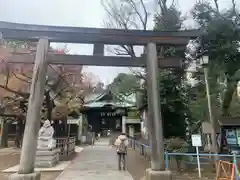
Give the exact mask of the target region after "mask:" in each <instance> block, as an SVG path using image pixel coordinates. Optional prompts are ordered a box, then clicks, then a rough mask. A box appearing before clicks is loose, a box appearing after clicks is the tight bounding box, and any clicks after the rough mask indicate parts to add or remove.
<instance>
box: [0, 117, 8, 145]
mask: <svg viewBox="0 0 240 180" xmlns="http://www.w3.org/2000/svg"><path fill="white" fill-rule="evenodd" d="M2 121H3V123H2V138H1V143H0V145H1V147H2V148H6V147H8V123H7V120H6V119H3V120H2Z"/></svg>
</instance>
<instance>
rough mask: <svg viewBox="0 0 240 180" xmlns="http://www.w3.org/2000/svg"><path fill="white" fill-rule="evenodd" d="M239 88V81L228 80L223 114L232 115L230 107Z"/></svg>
mask: <svg viewBox="0 0 240 180" xmlns="http://www.w3.org/2000/svg"><path fill="white" fill-rule="evenodd" d="M236 88H237V82H236V81H231V80H230V79H228V80H227V89H226V91H225V92H224V99H223V104H222V116H223V117H226V116H230V113H229V108H230V105H231V102H232V97H233V94H234V91H235V90H236Z"/></svg>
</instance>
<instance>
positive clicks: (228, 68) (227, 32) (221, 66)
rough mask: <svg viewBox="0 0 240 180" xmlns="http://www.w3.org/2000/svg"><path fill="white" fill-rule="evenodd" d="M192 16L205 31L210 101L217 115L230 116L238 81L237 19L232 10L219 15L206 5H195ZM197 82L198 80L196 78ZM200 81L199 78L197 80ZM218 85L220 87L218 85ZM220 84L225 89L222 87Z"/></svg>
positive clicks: (236, 13)
mask: <svg viewBox="0 0 240 180" xmlns="http://www.w3.org/2000/svg"><path fill="white" fill-rule="evenodd" d="M192 15H193V17H194V19H195V21H196V22H198V24H199V26H200V27H201V28H203V29H204V30H205V31H206V34H205V35H204V36H203V37H202V39H203V44H204V45H205V49H207V50H208V53H209V57H210V62H209V77H210V85H211V86H210V87H211V94H212V96H213V97H212V99H214V96H215V97H217V98H218V100H219V102H216V104H214V106H215V107H217V106H218V104H219V103H220V106H221V108H222V109H221V115H222V116H229V115H231V112H230V111H229V110H230V106H231V102H232V97H233V94H234V92H235V90H236V87H237V83H238V81H239V80H240V74H239V68H240V60H239V59H240V52H239V48H240V44H239V41H240V28H239V20H240V15H239V12H238V11H237V9H236V7H235V6H234V4H233V6H232V8H229V9H227V10H225V11H219V10H218V6H216V8H213V7H212V6H211V5H210V4H209V3H207V2H199V3H197V4H196V5H195V6H194V8H193V10H192ZM198 78H199V77H198ZM199 79H200V80H202V81H203V78H201V77H200V78H199ZM220 82H221V83H220ZM222 84H224V85H225V86H224V87H222Z"/></svg>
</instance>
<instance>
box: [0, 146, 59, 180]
mask: <svg viewBox="0 0 240 180" xmlns="http://www.w3.org/2000/svg"><path fill="white" fill-rule="evenodd" d="M19 159H20V153H19V150H14V149H6V150H4V149H0V180H8V176H9V175H10V174H8V173H2V170H5V169H7V168H9V167H12V166H15V165H17V164H19ZM60 173H61V171H59V172H42V173H41V180H55V178H56V177H57V176H58V175H59V174H60Z"/></svg>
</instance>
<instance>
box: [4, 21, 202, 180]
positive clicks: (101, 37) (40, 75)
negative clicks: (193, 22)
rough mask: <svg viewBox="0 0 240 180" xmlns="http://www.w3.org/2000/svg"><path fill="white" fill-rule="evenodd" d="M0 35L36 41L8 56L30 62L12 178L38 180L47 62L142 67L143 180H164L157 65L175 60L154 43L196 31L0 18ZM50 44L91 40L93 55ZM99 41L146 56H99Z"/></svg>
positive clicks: (184, 38)
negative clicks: (146, 165)
mask: <svg viewBox="0 0 240 180" xmlns="http://www.w3.org/2000/svg"><path fill="white" fill-rule="evenodd" d="M0 33H2V36H3V38H4V39H6V40H23V41H38V45H37V50H36V53H34V54H12V55H11V56H10V57H9V60H8V61H9V62H10V63H34V72H33V77H32V84H31V90H30V97H29V103H28V111H27V119H26V127H25V132H24V137H23V144H22V151H21V158H20V166H19V170H18V172H17V173H16V174H13V175H11V176H10V179H12V180H22V179H24V180H30V179H31V180H33V179H35V180H40V173H38V172H35V171H34V164H35V156H36V149H37V139H38V130H39V126H40V120H39V118H40V108H41V106H42V103H43V96H44V86H45V81H46V71H47V66H48V64H65V65H69V64H71V65H95V66H128V67H146V68H147V86H148V87H147V89H148V109H149V118H148V123H149V124H148V126H149V130H150V141H151V145H152V146H151V147H152V149H151V154H152V158H151V169H148V170H147V171H146V179H147V180H153V179H154V180H155V179H162V180H163V179H164V180H170V179H171V173H170V172H169V171H166V170H165V163H164V145H163V144H164V143H163V128H162V118H161V113H160V97H159V93H158V92H159V85H158V80H157V76H158V68H159V67H160V68H168V67H171V68H177V67H180V66H181V59H180V58H177V57H168V58H158V56H157V50H156V46H157V45H171V46H185V45H186V44H187V43H188V41H189V40H190V39H191V38H196V37H198V36H200V34H201V32H200V31H199V30H187V31H176V32H172V31H171V32H170V31H160V32H159V31H157V32H153V31H140V30H121V29H101V28H99V29H97V28H78V27H60V26H42V25H29V24H18V23H9V22H1V21H0ZM50 42H65V43H85V44H93V45H94V50H93V56H83V55H65V54H52V53H50V52H48V48H49V43H50ZM104 45H144V46H146V50H147V51H146V56H142V57H118V56H104Z"/></svg>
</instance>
